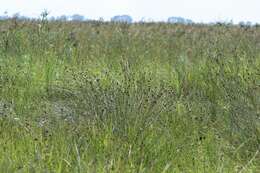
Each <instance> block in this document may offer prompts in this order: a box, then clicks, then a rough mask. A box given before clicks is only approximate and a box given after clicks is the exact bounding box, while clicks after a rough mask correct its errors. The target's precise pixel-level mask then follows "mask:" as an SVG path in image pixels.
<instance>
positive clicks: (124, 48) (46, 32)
mask: <svg viewBox="0 0 260 173" xmlns="http://www.w3.org/2000/svg"><path fill="white" fill-rule="evenodd" d="M259 150H260V27H257V26H255V27H240V26H228V25H212V26H210V25H202V24H193V25H181V24H167V23H135V24H123V23H109V22H99V21H90V22H61V21H55V22H50V21H48V20H44V19H43V20H31V21H19V20H16V19H11V20H5V21H0V173H71V172H78V173H85V172H86V173H88V172H90V173H91V172H93V173H94V172H116V173H127V172H129V173H130V172H131V173H132V172H138V173H142V172H145V173H152V172H154V173H159V172H161V173H166V172H169V173H233V172H234V173H242V172H243V173H259V172H260V153H259Z"/></svg>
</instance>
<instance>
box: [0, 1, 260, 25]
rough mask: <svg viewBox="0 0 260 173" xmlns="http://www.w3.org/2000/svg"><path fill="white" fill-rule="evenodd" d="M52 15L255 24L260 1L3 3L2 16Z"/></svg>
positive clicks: (258, 14)
mask: <svg viewBox="0 0 260 173" xmlns="http://www.w3.org/2000/svg"><path fill="white" fill-rule="evenodd" d="M44 9H47V10H48V11H50V15H53V16H59V15H62V14H66V15H72V14H75V13H77V14H82V15H84V16H86V17H87V18H91V19H98V18H99V17H103V18H104V19H106V20H109V19H110V18H111V17H112V16H114V15H120V14H129V15H131V16H132V17H133V19H134V20H140V19H142V17H145V19H149V18H151V19H154V20H157V21H158V20H164V21H165V20H167V18H168V17H170V16H182V17H186V18H190V19H192V20H194V21H196V22H210V21H219V20H222V21H224V20H231V19H233V21H234V22H239V21H242V20H243V21H252V22H258V23H260V0H178V1H177V0H0V14H1V15H2V14H3V13H4V11H8V14H9V15H11V14H13V13H16V12H20V13H21V14H22V15H29V16H34V17H37V16H39V14H40V13H41V12H42V11H43V10H44Z"/></svg>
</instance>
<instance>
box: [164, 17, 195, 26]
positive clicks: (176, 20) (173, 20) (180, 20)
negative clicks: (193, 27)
mask: <svg viewBox="0 0 260 173" xmlns="http://www.w3.org/2000/svg"><path fill="white" fill-rule="evenodd" d="M168 23H180V24H192V23H193V21H192V20H190V19H185V18H182V17H169V18H168Z"/></svg>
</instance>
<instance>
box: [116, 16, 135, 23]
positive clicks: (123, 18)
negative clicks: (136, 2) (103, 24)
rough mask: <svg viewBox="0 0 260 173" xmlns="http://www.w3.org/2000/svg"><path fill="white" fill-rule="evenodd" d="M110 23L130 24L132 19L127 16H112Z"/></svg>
mask: <svg viewBox="0 0 260 173" xmlns="http://www.w3.org/2000/svg"><path fill="white" fill-rule="evenodd" d="M111 21H112V22H120V23H132V22H133V19H132V17H131V16H129V15H121V16H119V15H118V16H114V17H112V18H111Z"/></svg>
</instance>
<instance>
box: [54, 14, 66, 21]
mask: <svg viewBox="0 0 260 173" xmlns="http://www.w3.org/2000/svg"><path fill="white" fill-rule="evenodd" d="M56 20H59V21H67V20H68V17H67V16H66V15H61V16H58V17H57V18H56Z"/></svg>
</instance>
